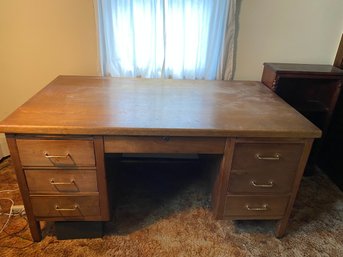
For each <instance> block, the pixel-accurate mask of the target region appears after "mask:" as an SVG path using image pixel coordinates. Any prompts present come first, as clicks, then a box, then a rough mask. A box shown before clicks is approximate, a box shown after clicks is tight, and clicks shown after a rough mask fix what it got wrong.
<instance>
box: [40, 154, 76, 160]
mask: <svg viewBox="0 0 343 257" xmlns="http://www.w3.org/2000/svg"><path fill="white" fill-rule="evenodd" d="M70 157H71V155H70V154H69V153H67V154H65V155H49V154H48V153H45V158H48V159H53V158H70Z"/></svg>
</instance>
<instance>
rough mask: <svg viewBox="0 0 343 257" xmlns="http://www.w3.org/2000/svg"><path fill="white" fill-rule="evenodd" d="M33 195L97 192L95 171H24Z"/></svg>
mask: <svg viewBox="0 0 343 257" xmlns="http://www.w3.org/2000/svg"><path fill="white" fill-rule="evenodd" d="M25 176H26V182H27V185H28V187H29V191H30V193H31V194H33V193H36V194H37V193H40V194H44V193H75V192H98V186H97V177H96V170H25Z"/></svg>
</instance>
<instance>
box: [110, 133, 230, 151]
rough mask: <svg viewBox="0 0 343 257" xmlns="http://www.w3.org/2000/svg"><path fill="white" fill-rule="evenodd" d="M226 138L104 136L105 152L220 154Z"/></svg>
mask: <svg viewBox="0 0 343 257" xmlns="http://www.w3.org/2000/svg"><path fill="white" fill-rule="evenodd" d="M225 143H226V138H221V137H168V136H160V137H159V136H106V137H105V138H104V145H105V152H106V153H203V154H206V153H208V154H221V153H223V152H224V149H225Z"/></svg>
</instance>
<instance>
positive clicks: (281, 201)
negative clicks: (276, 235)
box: [224, 195, 289, 219]
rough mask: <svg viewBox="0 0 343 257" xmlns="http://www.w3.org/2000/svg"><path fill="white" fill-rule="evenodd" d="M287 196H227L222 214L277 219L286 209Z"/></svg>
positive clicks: (237, 217) (235, 216) (234, 216)
mask: <svg viewBox="0 0 343 257" xmlns="http://www.w3.org/2000/svg"><path fill="white" fill-rule="evenodd" d="M288 200H289V196H288V195H287V196H227V197H226V202H225V210H224V216H226V217H233V218H236V219H239V218H248V219H264V218H265V219H277V218H281V217H282V216H283V214H284V212H285V210H286V207H287V204H288Z"/></svg>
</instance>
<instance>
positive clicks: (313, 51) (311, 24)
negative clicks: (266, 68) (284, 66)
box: [234, 0, 343, 80]
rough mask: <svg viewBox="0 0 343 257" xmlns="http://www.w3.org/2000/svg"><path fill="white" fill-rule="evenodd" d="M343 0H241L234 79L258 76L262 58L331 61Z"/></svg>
mask: <svg viewBox="0 0 343 257" xmlns="http://www.w3.org/2000/svg"><path fill="white" fill-rule="evenodd" d="M342 33H343V0H242V1H241V8H240V16H239V31H238V39H237V52H236V71H235V76H234V78H235V79H239V80H260V79H261V74H262V69H263V63H264V62H295V63H318V64H319V63H322V64H332V63H333V61H334V57H335V54H336V51H337V48H338V44H339V40H340V37H341V35H342Z"/></svg>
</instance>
